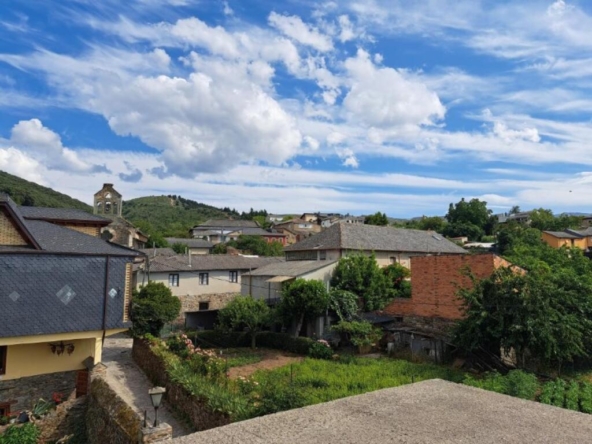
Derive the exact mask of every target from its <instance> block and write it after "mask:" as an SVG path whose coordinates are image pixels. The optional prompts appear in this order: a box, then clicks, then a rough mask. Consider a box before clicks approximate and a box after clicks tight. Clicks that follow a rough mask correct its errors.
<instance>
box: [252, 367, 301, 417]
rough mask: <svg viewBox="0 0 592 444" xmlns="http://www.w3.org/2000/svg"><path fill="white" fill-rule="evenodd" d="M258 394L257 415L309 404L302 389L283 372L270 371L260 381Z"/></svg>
mask: <svg viewBox="0 0 592 444" xmlns="http://www.w3.org/2000/svg"><path fill="white" fill-rule="evenodd" d="M258 395H259V399H260V401H259V403H258V405H257V409H256V414H257V416H259V415H267V414H269V413H276V412H282V411H284V410H291V409H296V408H299V407H304V406H305V405H307V402H306V398H305V396H304V394H303V393H302V391H301V390H299V389H298V388H297V387H296V386H294V384H291V383H290V379H289V378H287V377H286V375H285V374H282V373H274V372H271V373H269V374H268V375H267V376H266V377H265V378H264V380H263V381H262V382H261V383H260V385H259V392H258Z"/></svg>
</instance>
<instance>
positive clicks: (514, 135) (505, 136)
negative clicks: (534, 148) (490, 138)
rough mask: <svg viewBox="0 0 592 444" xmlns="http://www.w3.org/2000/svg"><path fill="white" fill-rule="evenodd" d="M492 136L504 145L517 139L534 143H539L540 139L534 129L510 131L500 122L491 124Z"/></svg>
mask: <svg viewBox="0 0 592 444" xmlns="http://www.w3.org/2000/svg"><path fill="white" fill-rule="evenodd" d="M493 134H495V135H496V136H497V137H499V138H500V139H502V140H503V141H504V142H506V143H510V142H512V141H514V140H517V139H521V140H527V141H530V142H535V143H536V142H540V141H541V137H540V136H539V132H538V131H537V129H536V128H522V129H510V128H508V127H507V125H506V124H505V123H502V122H495V123H494V124H493Z"/></svg>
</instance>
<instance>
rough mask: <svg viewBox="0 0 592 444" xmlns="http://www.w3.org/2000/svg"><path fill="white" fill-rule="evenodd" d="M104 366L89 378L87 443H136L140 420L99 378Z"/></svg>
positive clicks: (100, 366)
mask: <svg viewBox="0 0 592 444" xmlns="http://www.w3.org/2000/svg"><path fill="white" fill-rule="evenodd" d="M103 371H104V366H103V365H102V364H99V365H98V366H97V367H95V370H94V371H93V374H92V376H91V381H92V382H91V385H90V394H89V396H88V408H87V412H86V431H87V439H88V444H104V443H109V444H136V443H137V442H138V440H139V436H140V430H141V426H142V419H141V418H140V416H139V415H138V414H137V413H136V412H135V411H134V410H133V409H132V408H131V407H130V406H129V405H128V404H127V403H126V402H125V401H124V400H123V399H121V397H119V395H118V394H117V393H115V392H114V391H113V389H112V388H111V387H109V384H107V382H105V380H104V379H103V378H102V377H101V372H103Z"/></svg>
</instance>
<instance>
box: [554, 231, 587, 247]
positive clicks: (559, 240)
mask: <svg viewBox="0 0 592 444" xmlns="http://www.w3.org/2000/svg"><path fill="white" fill-rule="evenodd" d="M585 231H586V230H584V231H582V232H580V231H578V230H565V231H543V235H542V239H543V241H544V242H546V243H547V244H548V245H549V246H551V247H553V248H561V247H569V248H581V249H582V250H586V249H588V247H590V246H591V245H592V235H590V236H587V235H585V234H584V232H585Z"/></svg>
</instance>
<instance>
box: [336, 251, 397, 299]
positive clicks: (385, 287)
mask: <svg viewBox="0 0 592 444" xmlns="http://www.w3.org/2000/svg"><path fill="white" fill-rule="evenodd" d="M331 286H332V287H333V288H335V289H338V290H346V291H349V292H351V293H353V294H355V295H356V296H358V297H359V298H360V299H361V300H362V301H363V308H364V310H366V311H371V310H380V309H382V308H384V306H385V305H386V304H387V303H388V302H389V301H390V300H391V299H392V294H391V292H390V283H389V282H388V280H387V278H386V275H385V274H384V273H383V272H382V270H381V269H380V267H379V266H378V263H377V262H376V257H375V256H374V254H372V255H370V256H366V255H364V254H361V253H357V254H352V255H349V256H346V257H343V258H341V259H340V260H339V263H338V264H337V266H336V267H335V270H334V271H333V277H332V278H331Z"/></svg>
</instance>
